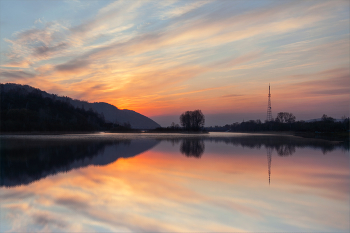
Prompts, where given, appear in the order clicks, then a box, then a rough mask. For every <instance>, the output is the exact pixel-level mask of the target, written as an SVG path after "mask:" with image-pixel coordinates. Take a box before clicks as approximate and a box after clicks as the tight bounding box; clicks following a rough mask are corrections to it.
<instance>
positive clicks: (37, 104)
mask: <svg viewBox="0 0 350 233" xmlns="http://www.w3.org/2000/svg"><path fill="white" fill-rule="evenodd" d="M0 95H1V131H91V130H105V129H107V128H106V125H108V124H106V123H118V124H120V125H122V124H124V123H130V125H131V127H132V128H135V129H152V128H156V127H159V125H158V124H157V123H156V122H154V121H153V120H151V119H149V118H148V117H145V116H143V115H141V114H139V113H137V112H134V111H131V110H119V109H118V108H116V107H115V106H113V105H110V104H107V103H88V102H86V101H80V100H73V99H71V98H69V97H62V96H57V95H55V94H49V93H47V92H44V91H41V90H39V89H37V88H33V87H31V86H28V85H19V84H13V83H7V84H0ZM107 127H108V126H107Z"/></svg>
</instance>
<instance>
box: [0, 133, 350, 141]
mask: <svg viewBox="0 0 350 233" xmlns="http://www.w3.org/2000/svg"><path fill="white" fill-rule="evenodd" d="M100 133H106V134H114V133H118V134H145V135H147V134H159V135H163V134H176V135H209V134H210V133H224V134H227V135H229V134H236V133H243V134H252V135H254V134H256V135H258V134H259V135H264V134H265V135H284V136H297V137H302V138H312V139H323V140H328V141H349V138H350V134H349V132H340V133H339V132H338V133H316V132H293V131H282V132H281V131H257V132H152V131H147V130H139V131H136V130H135V131H123V132H113V131H33V132H0V135H66V134H100Z"/></svg>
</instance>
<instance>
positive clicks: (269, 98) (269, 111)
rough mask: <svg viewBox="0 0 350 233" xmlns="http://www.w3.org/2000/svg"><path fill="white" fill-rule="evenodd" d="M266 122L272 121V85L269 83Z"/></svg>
mask: <svg viewBox="0 0 350 233" xmlns="http://www.w3.org/2000/svg"><path fill="white" fill-rule="evenodd" d="M266 121H272V112H271V93H270V83H269V95H268V102H267V117H266Z"/></svg>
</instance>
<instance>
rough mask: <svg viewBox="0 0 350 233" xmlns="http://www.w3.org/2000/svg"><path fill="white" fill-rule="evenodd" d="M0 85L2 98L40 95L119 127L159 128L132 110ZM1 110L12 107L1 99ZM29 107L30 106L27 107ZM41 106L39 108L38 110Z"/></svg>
mask: <svg viewBox="0 0 350 233" xmlns="http://www.w3.org/2000/svg"><path fill="white" fill-rule="evenodd" d="M0 85H1V95H2V97H3V96H4V95H6V94H9V93H20V94H21V95H24V96H27V95H30V94H33V93H35V94H37V95H40V96H41V97H42V98H43V99H45V98H49V99H51V100H53V101H60V102H62V103H68V104H70V105H72V106H73V107H74V108H75V109H77V108H79V109H83V110H85V111H89V110H90V111H91V112H96V113H97V115H99V116H100V117H102V118H104V120H105V121H106V122H107V123H108V122H109V123H118V124H120V125H123V124H125V123H130V125H131V127H132V128H134V129H155V128H158V127H160V125H159V124H157V123H156V122H155V121H153V120H152V119H150V118H148V117H146V116H144V115H142V114H140V113H137V112H135V111H132V110H127V109H123V110H121V109H118V108H117V107H115V106H113V105H111V104H108V103H104V102H98V103H97V102H95V103H89V102H87V101H81V100H76V99H72V98H69V97H67V96H66V97H64V96H58V95H55V94H49V93H47V92H45V91H41V90H40V89H37V88H34V87H31V86H28V85H20V84H14V83H6V84H0ZM1 102H2V106H1V107H2V110H5V109H6V110H8V109H13V108H14V106H11V105H9V104H8V103H6V99H4V98H2V100H1ZM28 105H30V103H29V104H27V103H26V104H25V105H24V106H23V108H25V109H28ZM29 107H30V106H29ZM40 107H41V106H39V108H40Z"/></svg>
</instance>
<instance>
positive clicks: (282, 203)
mask: <svg viewBox="0 0 350 233" xmlns="http://www.w3.org/2000/svg"><path fill="white" fill-rule="evenodd" d="M0 139H1V151H0V152H1V156H0V164H1V171H0V172H1V175H0V198H1V212H0V214H1V216H0V227H1V231H2V232H3V231H15V232H22V231H31V232H38V231H44V232H48V231H56V232H62V231H64V232H93V231H95V232H107V231H113V232H118V231H120V232H214V231H215V232H242V231H249V232H252V231H254V232H348V231H349V150H348V147H347V146H345V145H343V144H337V143H331V142H327V141H318V140H311V139H302V138H296V137H289V136H271V135H270V136H267V135H254V136H252V135H249V134H230V133H211V134H210V135H206V136H190V135H185V136H179V135H170V134H169V135H141V134H97V135H69V136H68V135H58V136H0Z"/></svg>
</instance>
